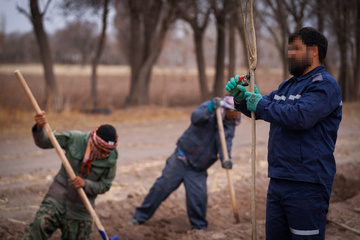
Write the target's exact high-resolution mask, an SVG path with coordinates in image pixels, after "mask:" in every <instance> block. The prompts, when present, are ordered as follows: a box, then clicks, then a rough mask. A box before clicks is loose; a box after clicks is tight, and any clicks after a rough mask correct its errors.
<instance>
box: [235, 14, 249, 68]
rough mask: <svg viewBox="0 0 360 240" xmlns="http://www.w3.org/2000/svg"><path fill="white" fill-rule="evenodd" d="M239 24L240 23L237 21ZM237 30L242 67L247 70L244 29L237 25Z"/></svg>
mask: <svg viewBox="0 0 360 240" xmlns="http://www.w3.org/2000/svg"><path fill="white" fill-rule="evenodd" d="M238 22H239V23H240V22H241V21H238ZM237 28H238V30H239V36H240V39H241V45H242V49H243V53H242V56H243V61H244V67H245V68H246V69H249V62H248V59H247V55H246V51H247V50H246V42H245V41H246V40H245V32H244V28H243V26H242V24H239V25H238V27H237Z"/></svg>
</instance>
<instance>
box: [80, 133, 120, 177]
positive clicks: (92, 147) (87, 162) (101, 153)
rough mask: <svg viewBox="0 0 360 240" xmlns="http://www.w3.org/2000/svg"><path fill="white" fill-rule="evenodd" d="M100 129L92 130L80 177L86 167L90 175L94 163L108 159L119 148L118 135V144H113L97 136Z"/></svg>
mask: <svg viewBox="0 0 360 240" xmlns="http://www.w3.org/2000/svg"><path fill="white" fill-rule="evenodd" d="M98 128H99V127H97V128H95V129H94V130H92V132H91V134H90V137H89V140H88V143H87V146H86V150H85V154H84V158H83V164H82V166H81V170H80V177H82V174H83V171H84V169H85V166H86V167H87V175H89V174H90V168H91V164H92V162H93V161H95V160H96V159H104V158H107V157H108V156H109V155H110V153H111V152H112V151H113V150H115V148H116V146H117V140H118V139H117V138H118V136H117V135H116V142H112V141H109V142H106V141H104V140H103V139H101V138H100V137H99V136H98V135H97V134H96V132H97V130H98Z"/></svg>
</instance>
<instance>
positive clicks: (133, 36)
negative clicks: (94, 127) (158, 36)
mask: <svg viewBox="0 0 360 240" xmlns="http://www.w3.org/2000/svg"><path fill="white" fill-rule="evenodd" d="M135 3H136V1H135V2H131V1H129V8H130V43H129V46H130V51H129V56H128V58H129V60H130V61H129V62H130V69H131V78H130V89H129V95H128V96H127V98H126V101H125V104H124V105H125V107H126V106H128V105H130V103H133V104H134V102H135V100H134V96H133V95H134V94H136V93H135V90H136V86H137V81H138V79H139V78H138V76H139V72H140V68H141V63H142V35H141V20H140V9H139V8H140V6H139V5H135Z"/></svg>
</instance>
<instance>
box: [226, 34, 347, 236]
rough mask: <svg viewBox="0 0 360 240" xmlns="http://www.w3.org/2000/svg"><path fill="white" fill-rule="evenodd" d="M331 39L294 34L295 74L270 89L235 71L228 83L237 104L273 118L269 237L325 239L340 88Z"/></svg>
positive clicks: (269, 119)
mask: <svg viewBox="0 0 360 240" xmlns="http://www.w3.org/2000/svg"><path fill="white" fill-rule="evenodd" d="M326 52H327V40H326V38H325V37H324V36H323V35H322V34H321V33H319V32H318V31H317V30H315V29H314V28H310V27H305V28H302V29H301V30H299V31H297V32H295V33H293V34H292V35H290V37H289V48H288V61H289V71H290V73H291V75H293V77H291V78H290V79H288V80H286V81H284V82H283V83H281V84H280V85H279V88H278V89H277V90H275V91H272V92H271V93H270V94H268V95H264V96H261V94H260V93H259V90H258V89H257V88H256V86H255V92H254V93H252V92H246V89H245V88H244V87H242V86H241V85H239V84H238V81H237V78H238V76H236V77H235V78H232V79H231V80H230V81H229V82H228V83H227V85H226V89H227V90H228V91H229V92H230V93H231V95H232V96H233V97H234V99H235V108H236V109H238V110H239V111H241V112H242V113H244V114H245V115H247V116H250V115H251V114H250V113H251V111H253V112H255V116H256V118H257V119H263V120H265V121H267V122H269V123H270V133H269V142H268V164H269V167H268V176H269V178H270V183H269V187H268V193H267V205H266V239H268V240H271V239H277V240H281V239H324V238H325V225H326V214H327V212H328V208H329V199H330V195H331V189H332V184H333V181H334V176H335V172H336V165H335V158H334V154H333V153H334V150H335V143H336V138H337V131H338V128H339V125H340V121H341V117H342V101H341V91H340V87H339V85H338V83H337V82H336V80H335V79H334V78H333V77H332V76H331V75H330V74H329V73H328V72H326V70H325V67H324V66H323V65H322V63H323V60H324V58H325V56H326Z"/></svg>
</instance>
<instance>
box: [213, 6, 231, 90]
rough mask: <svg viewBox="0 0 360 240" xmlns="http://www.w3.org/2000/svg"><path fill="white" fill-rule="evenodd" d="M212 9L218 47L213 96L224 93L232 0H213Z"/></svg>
mask: <svg viewBox="0 0 360 240" xmlns="http://www.w3.org/2000/svg"><path fill="white" fill-rule="evenodd" d="M211 3H212V9H213V10H214V15H215V19H216V30H217V35H216V38H217V47H216V64H215V68H216V72H215V79H214V91H213V96H219V97H221V96H223V94H224V84H225V82H224V70H225V44H226V31H225V29H226V14H227V12H228V11H229V7H230V6H231V5H230V1H226V0H212V1H211Z"/></svg>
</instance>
